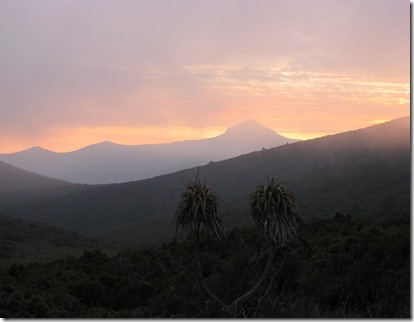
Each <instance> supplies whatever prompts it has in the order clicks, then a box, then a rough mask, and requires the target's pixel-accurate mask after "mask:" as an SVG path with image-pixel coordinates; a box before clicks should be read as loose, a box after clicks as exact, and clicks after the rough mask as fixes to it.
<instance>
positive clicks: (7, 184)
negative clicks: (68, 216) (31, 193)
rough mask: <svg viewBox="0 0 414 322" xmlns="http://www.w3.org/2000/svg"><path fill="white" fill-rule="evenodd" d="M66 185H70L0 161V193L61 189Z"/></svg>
mask: <svg viewBox="0 0 414 322" xmlns="http://www.w3.org/2000/svg"><path fill="white" fill-rule="evenodd" d="M68 185H70V183H68V182H65V181H62V180H57V179H51V178H48V177H46V176H43V175H39V174H36V173H33V172H30V171H26V170H23V169H19V168H17V167H14V166H12V165H10V164H7V163H4V162H2V161H0V193H2V192H5V191H14V190H23V189H33V188H45V187H62V186H68Z"/></svg>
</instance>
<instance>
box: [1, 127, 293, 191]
mask: <svg viewBox="0 0 414 322" xmlns="http://www.w3.org/2000/svg"><path fill="white" fill-rule="evenodd" d="M296 141H297V140H293V139H288V138H285V137H283V136H281V135H279V134H277V133H276V132H274V131H273V130H271V129H269V128H266V127H264V126H262V125H260V124H259V123H257V122H255V121H253V120H248V121H245V122H243V123H240V124H238V125H236V126H234V127H232V128H230V129H228V130H227V131H226V132H225V133H223V134H222V135H219V136H217V137H214V138H210V139H204V140H192V141H182V142H174V143H167V144H148V145H135V146H134V145H121V144H115V143H111V142H107V141H106V142H102V143H98V144H93V145H90V146H87V147H85V148H83V149H80V150H77V151H73V152H68V153H55V152H51V151H48V150H45V149H42V148H40V147H35V148H31V149H28V150H25V151H21V152H18V153H12V154H0V160H3V161H5V162H8V163H10V164H13V165H15V166H17V167H20V168H22V169H26V170H30V171H33V172H36V173H41V174H43V175H47V176H49V177H53V178H60V179H63V180H67V181H70V182H76V183H89V184H103V183H119V182H127V181H132V180H139V179H146V178H151V177H154V176H156V175H161V174H167V173H171V172H174V171H178V170H182V169H185V168H189V167H194V166H198V165H203V164H207V163H208V162H210V161H219V160H224V159H228V158H231V157H235V156H238V155H241V154H244V153H248V152H252V151H256V150H260V149H262V148H263V147H264V148H270V147H275V146H279V145H282V144H286V143H292V142H296Z"/></svg>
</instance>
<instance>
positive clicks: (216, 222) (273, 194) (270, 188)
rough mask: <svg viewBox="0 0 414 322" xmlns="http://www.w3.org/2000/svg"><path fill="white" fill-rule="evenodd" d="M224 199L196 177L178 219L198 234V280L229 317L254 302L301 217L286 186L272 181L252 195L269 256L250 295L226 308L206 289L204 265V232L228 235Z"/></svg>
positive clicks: (255, 217)
mask: <svg viewBox="0 0 414 322" xmlns="http://www.w3.org/2000/svg"><path fill="white" fill-rule="evenodd" d="M220 202H221V200H220V198H219V197H218V196H217V195H216V194H215V193H214V192H213V191H212V189H211V188H210V187H208V186H206V185H205V184H201V182H200V181H199V180H198V178H196V179H195V180H194V181H190V182H189V183H188V184H187V185H186V190H185V191H184V192H183V193H182V194H181V198H180V201H179V203H178V207H177V210H176V212H175V216H174V220H175V223H176V226H177V228H182V229H183V230H187V229H190V230H191V231H192V232H193V233H195V235H196V242H195V248H194V249H195V259H196V267H197V277H198V282H199V284H200V286H201V289H202V290H203V292H204V293H205V294H206V296H207V297H208V298H210V300H212V301H214V302H216V303H218V304H219V305H220V306H221V307H222V308H223V309H224V310H225V311H226V312H227V314H231V313H232V312H233V313H234V314H236V312H237V309H238V308H240V307H241V305H242V304H243V303H244V302H246V301H248V300H250V299H251V298H252V297H253V295H254V294H255V293H256V292H257V291H258V290H259V289H260V288H261V286H262V285H263V282H264V281H265V280H266V279H267V278H268V277H269V275H270V273H271V271H272V266H273V261H274V257H275V253H276V250H277V248H278V247H280V246H283V245H285V244H286V243H288V242H289V241H290V240H292V239H293V238H294V237H295V235H296V230H297V218H298V215H299V212H298V208H297V205H296V201H295V197H294V195H293V193H292V192H291V191H290V190H289V189H287V188H286V187H285V186H284V185H283V184H281V183H277V182H275V181H274V179H273V178H272V179H271V180H269V179H267V183H266V184H264V185H261V186H259V187H258V188H257V190H256V191H254V192H253V193H252V194H251V196H250V212H251V216H252V218H253V222H254V224H255V227H256V229H258V230H259V233H260V236H261V237H262V238H263V239H264V241H265V242H266V244H267V245H268V248H269V256H268V260H267V264H266V267H265V269H264V271H263V274H262V276H261V277H260V279H259V280H258V282H257V283H256V285H255V286H254V287H253V288H252V289H251V290H250V291H248V292H247V293H245V294H244V295H242V296H240V297H239V298H237V299H235V300H234V301H233V302H232V303H231V304H230V305H225V304H224V302H223V301H222V300H220V299H219V298H218V297H217V296H215V295H214V294H213V293H212V292H211V291H210V289H209V288H208V287H207V286H206V284H205V282H204V279H203V275H202V271H201V264H200V246H199V244H200V231H202V230H205V231H206V233H207V234H208V236H210V237H220V236H221V235H222V234H223V233H224V228H223V225H222V221H221V219H220Z"/></svg>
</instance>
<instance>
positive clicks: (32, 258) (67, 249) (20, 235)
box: [0, 215, 115, 266]
mask: <svg viewBox="0 0 414 322" xmlns="http://www.w3.org/2000/svg"><path fill="white" fill-rule="evenodd" d="M85 249H86V250H92V249H99V250H101V251H103V252H106V253H110V254H115V251H113V250H111V249H109V248H106V247H103V246H102V245H100V244H98V242H97V241H96V240H93V239H90V238H86V237H83V236H80V235H79V234H76V233H75V232H68V231H65V230H62V229H58V228H56V227H54V226H53V227H52V226H48V225H45V224H40V223H35V222H30V221H26V220H22V219H15V218H11V217H6V216H3V215H0V266H7V265H10V264H16V263H30V262H36V263H46V262H50V261H53V260H56V259H64V258H66V257H67V256H81V255H82V254H83V252H84V250H85Z"/></svg>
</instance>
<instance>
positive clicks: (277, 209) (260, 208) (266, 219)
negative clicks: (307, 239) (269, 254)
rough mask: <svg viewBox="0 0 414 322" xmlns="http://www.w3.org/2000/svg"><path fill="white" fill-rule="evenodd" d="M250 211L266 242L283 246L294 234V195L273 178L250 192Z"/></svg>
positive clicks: (295, 217) (295, 223) (295, 210)
mask: <svg viewBox="0 0 414 322" xmlns="http://www.w3.org/2000/svg"><path fill="white" fill-rule="evenodd" d="M250 211H251V216H252V218H253V221H254V223H255V226H256V228H257V229H258V230H259V231H260V233H261V235H262V236H263V238H264V239H265V241H266V242H268V243H274V244H277V245H282V246H283V245H285V244H286V243H287V242H289V241H290V240H291V239H293V237H294V236H295V235H296V229H297V222H296V219H297V217H298V215H299V211H298V208H297V205H296V201H295V196H294V195H293V193H292V192H291V191H290V190H289V189H288V188H286V187H285V186H284V185H282V184H281V183H277V182H275V181H274V178H272V179H271V180H269V179H267V183H266V184H264V185H261V186H259V187H258V189H257V190H256V191H255V192H253V193H252V194H251V196H250Z"/></svg>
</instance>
